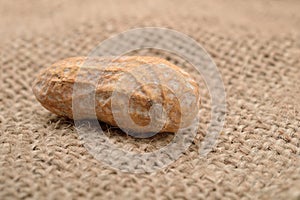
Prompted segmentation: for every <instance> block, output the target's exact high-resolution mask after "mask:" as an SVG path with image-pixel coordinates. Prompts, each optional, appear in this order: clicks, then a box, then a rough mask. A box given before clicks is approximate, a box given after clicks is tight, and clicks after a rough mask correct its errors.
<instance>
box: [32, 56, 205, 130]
mask: <svg viewBox="0 0 300 200" xmlns="http://www.w3.org/2000/svg"><path fill="white" fill-rule="evenodd" d="M74 87H76V88H77V89H76V90H77V91H78V92H74V90H75V89H74ZM78 88H79V89H78ZM91 88H92V90H94V96H93V97H94V100H95V101H94V103H95V105H93V106H94V107H93V108H94V109H95V112H96V113H94V115H96V117H97V119H98V120H100V121H103V122H106V123H108V124H110V125H113V126H118V125H119V126H123V127H122V128H126V129H128V130H131V131H134V132H151V131H155V130H152V129H151V127H150V128H147V129H144V130H143V129H140V128H137V127H146V126H147V125H149V123H151V122H150V121H151V120H154V123H161V122H163V126H162V127H161V129H160V130H159V132H176V131H177V130H178V128H182V127H186V126H188V125H189V123H190V122H191V121H192V120H193V119H194V118H195V117H196V115H197V113H198V110H199V105H200V100H199V88H198V85H197V83H196V82H195V81H194V80H193V79H192V78H191V77H190V75H189V74H187V73H186V72H184V71H183V70H182V69H181V68H179V67H177V66H175V65H174V64H172V63H170V62H168V61H166V60H164V59H161V58H157V57H142V56H127V57H120V58H116V57H97V58H86V57H73V58H67V59H64V60H61V61H58V62H56V63H54V64H53V65H51V66H50V67H48V68H46V69H45V70H43V71H42V72H41V73H40V74H39V75H38V77H37V78H36V80H35V82H34V84H33V93H34V94H35V96H36V98H37V100H38V101H39V102H40V103H41V104H42V105H43V106H44V107H45V108H46V109H48V110H49V111H51V112H53V113H55V114H57V115H59V116H66V117H69V118H74V116H73V114H74V113H73V111H74V109H76V113H77V114H76V116H77V117H76V118H80V119H88V118H92V117H93V116H94V115H93V114H91V112H92V110H89V109H87V108H85V107H84V106H81V104H80V103H79V104H78V105H76V107H74V108H72V101H73V100H74V98H75V99H76V100H77V102H80V100H81V99H82V100H83V99H85V98H87V96H90V95H91V93H90V91H91V90H90V89H91ZM93 97H92V98H93ZM123 97H124V99H125V100H124V99H123ZM126 98H127V99H128V100H129V103H128V105H125V106H124V102H126ZM156 104H159V105H161V106H162V108H163V109H164V113H165V114H162V112H159V111H161V110H159V109H158V110H157V109H156V110H155V109H153V110H152V111H151V107H152V106H153V105H156ZM73 106H74V104H73ZM124 107H126V109H127V110H126V111H127V112H128V113H127V116H126V115H124V111H122V109H125V108H124ZM78 113H79V114H78ZM118 113H123V114H119V118H120V120H119V123H117V122H116V119H115V118H114V117H115V114H118ZM151 113H152V116H150V115H151ZM78 116H79V117H78ZM120 121H121V122H120ZM132 122H134V123H135V124H136V125H137V127H136V126H134V125H132Z"/></svg>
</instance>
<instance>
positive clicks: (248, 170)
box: [0, 1, 300, 199]
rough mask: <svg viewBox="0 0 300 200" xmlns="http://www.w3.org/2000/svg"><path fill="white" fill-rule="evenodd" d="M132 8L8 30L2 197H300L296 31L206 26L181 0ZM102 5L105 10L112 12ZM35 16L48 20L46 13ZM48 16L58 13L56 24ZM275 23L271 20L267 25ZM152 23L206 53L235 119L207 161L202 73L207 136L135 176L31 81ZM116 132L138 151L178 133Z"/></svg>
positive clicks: (2, 79)
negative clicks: (46, 103)
mask: <svg viewBox="0 0 300 200" xmlns="http://www.w3.org/2000/svg"><path fill="white" fill-rule="evenodd" d="M125 2H126V3H127V4H126V3H122V4H124V5H123V6H120V7H116V8H114V12H113V13H111V12H110V11H111V8H110V7H109V9H108V10H106V9H104V11H103V13H98V14H95V13H93V15H95V16H97V17H98V18H97V19H96V18H95V19H94V21H92V20H89V19H88V18H84V17H82V18H80V19H81V20H82V21H80V22H79V20H77V19H75V16H76V14H74V15H70V16H74V23H76V24H74V23H73V24H71V25H70V24H68V20H65V21H64V20H62V22H64V23H62V22H61V23H59V22H57V23H58V24H60V25H57V30H58V31H57V33H55V32H56V31H55V30H53V29H56V26H53V28H51V24H50V25H48V26H47V25H42V24H41V27H42V30H39V29H38V28H36V29H35V30H34V29H30V30H26V29H21V30H18V31H19V32H18V33H15V32H13V31H12V30H13V29H10V28H9V27H8V32H6V33H5V32H4V31H3V33H2V35H3V38H4V39H5V40H4V41H3V40H2V41H1V43H3V44H2V46H1V47H2V48H1V58H0V59H1V60H0V66H1V73H0V85H1V93H0V132H1V136H0V152H1V158H0V163H1V166H0V183H1V184H0V197H1V199H12V198H20V199H26V198H35V199H40V198H51V199H66V198H82V199H86V198H95V199H97V198H103V199H143V198H145V199H156V198H161V199H176V198H178V199H196V198H199V199H206V198H209V199H251V198H260V199H300V142H299V140H300V131H299V122H300V117H299V111H300V107H299V105H298V103H299V100H300V93H299V92H300V88H299V77H300V70H299V69H300V59H299V53H300V45H299V41H298V39H299V34H298V32H297V29H292V28H291V29H284V30H281V29H280V27H279V28H278V27H277V28H276V26H272V25H270V26H267V25H268V23H265V24H264V22H261V23H262V25H260V26H261V27H264V26H266V27H265V28H266V30H268V31H267V32H264V31H263V30H264V29H259V27H258V28H257V27H256V28H257V29H255V30H260V32H255V31H253V30H254V29H251V28H249V29H247V23H246V24H244V26H238V25H239V24H240V23H236V24H238V25H229V23H227V26H224V24H222V17H221V15H220V14H217V15H216V16H217V17H216V18H214V17H208V18H206V17H205V16H206V15H205V14H203V13H201V12H200V13H199V10H198V12H196V11H197V9H196V8H197V4H196V3H195V2H189V3H186V4H184V5H182V6H179V2H177V1H175V2H173V3H167V2H164V3H162V2H161V3H160V4H161V5H160V6H159V5H158V6H157V7H159V9H155V8H153V4H151V3H149V2H148V3H147V5H150V7H149V8H150V9H152V12H153V13H151V12H150V11H149V10H148V9H147V8H145V7H143V5H142V4H141V3H136V4H137V8H136V9H134V8H132V7H130V6H128V5H129V2H127V1H125ZM69 3H70V2H69ZM75 3H77V4H79V3H78V2H75ZM94 3H95V5H98V7H99V8H100V7H101V6H104V7H105V5H106V4H105V3H104V2H100V3H97V4H96V2H94ZM231 3H232V4H234V2H231ZM271 3H272V2H271ZM293 3H295V2H290V4H293ZM8 4H9V3H8ZM202 4H203V3H202ZM202 4H201V3H199V5H202ZM290 4H289V7H293V5H290ZM50 5H52V4H50ZM109 5H110V4H109ZM151 5H152V7H151ZM176 5H177V6H176ZM195 5H196V6H195ZM199 5H198V9H199ZM271 5H273V4H271ZM280 6H282V5H277V4H276V5H275V8H276V9H273V10H272V11H274V12H275V13H276V15H272V16H281V15H280ZM297 6H298V5H297ZM8 7H9V6H8ZM50 7H51V6H50ZM65 7H66V6H65V5H63V8H62V9H64V8H65ZM90 7H93V4H90ZM154 7H155V6H154ZM178 7H181V9H178ZM218 7H219V6H218ZM258 7H259V6H258ZM205 8H206V12H207V13H209V12H212V10H213V9H212V7H209V6H208V7H205V6H204V7H203V9H204V10H205ZM32 9H36V10H35V11H36V12H37V13H39V14H37V15H40V16H43V15H42V13H43V12H41V11H40V10H39V9H37V8H34V7H33V8H32ZM55 9H59V5H58V7H57V8H56V7H55V6H52V7H51V9H49V10H50V11H52V12H55ZM122 9H125V10H127V12H126V11H125V12H122ZM172 9H174V10H172ZM189 9H190V10H189ZM4 10H5V9H4ZM16 10H17V9H16ZM70 10H72V7H71V8H70ZM73 10H74V9H73ZM50 11H49V13H50V14H49V13H48V15H51V16H52V14H51V13H52V12H50ZM64 11H65V10H64ZM138 11H139V12H138ZM175 11H176V12H175ZM286 13H287V11H286V10H284V9H283V14H282V18H280V17H279V18H280V19H278V22H279V25H280V24H284V23H283V21H282V20H283V19H284V20H286V21H287V22H288V21H289V20H291V21H292V20H293V19H292V17H291V16H289V15H286ZM15 14H16V15H18V14H17V12H16V13H15ZM271 14H272V13H271ZM271 14H270V13H269V15H271ZM273 14H274V13H273ZM19 15H21V14H19ZM269 15H267V16H265V18H263V19H269V18H270V16H269ZM208 16H211V15H208ZM224 16H226V14H224ZM7 17H8V18H7V19H9V17H10V16H7ZM289 17H290V18H289ZM294 17H295V16H293V18H294ZM66 18H67V17H66ZM225 18H226V17H225ZM275 18H276V17H275ZM275 18H274V19H275ZM296 18H297V19H299V17H297V16H296ZM53 19H56V18H55V16H53ZM229 19H230V18H226V19H224V20H229ZM252 19H255V18H252ZM272 19H273V18H272ZM71 21H72V20H71ZM262 21H263V20H262ZM39 22H42V20H40V21H39ZM69 22H70V21H69ZM235 22H236V21H235ZM298 22H299V21H298ZM47 23H50V22H49V21H47ZM252 23H253V22H252ZM291 23H292V22H291ZM3 24H5V23H3ZM258 24H259V23H258ZM35 25H36V24H35ZM64 25H65V26H66V27H65V28H62V27H63V26H64ZM292 25H294V24H293V23H292ZM292 25H291V27H292ZM28 26H31V25H30V23H29V25H28ZM144 26H161V27H168V28H173V29H175V30H179V31H181V32H183V33H185V34H188V35H189V36H191V37H193V38H194V39H195V40H197V42H199V43H200V44H202V45H203V46H204V47H205V48H206V49H207V50H208V52H209V53H210V54H211V56H212V57H213V59H214V60H215V62H216V64H217V66H218V67H219V70H220V72H221V74H222V78H223V81H224V85H225V88H226V93H227V99H226V101H227V112H226V123H225V127H224V128H223V131H222V132H221V135H220V136H219V138H218V140H217V145H216V146H215V148H214V149H213V150H212V152H210V153H209V154H208V156H207V157H199V155H198V147H199V145H200V143H201V140H203V138H204V136H205V134H204V133H205V130H206V128H207V123H208V122H209V119H210V108H211V105H210V96H209V93H208V91H207V89H206V87H205V84H204V82H203V81H201V77H197V76H196V77H195V78H196V79H197V80H199V81H200V83H201V84H200V85H201V87H202V91H201V97H202V103H203V107H202V118H201V123H200V131H199V133H198V135H197V137H196V139H195V141H194V143H193V144H192V146H191V147H190V148H189V149H188V151H187V152H185V153H184V154H183V155H182V156H181V157H180V159H178V160H177V161H176V162H174V163H173V164H172V165H170V166H168V167H167V168H165V169H163V170H161V171H158V172H157V173H153V174H130V173H122V172H120V171H118V170H114V169H111V168H110V167H108V166H106V165H104V164H103V163H101V162H100V161H98V160H96V159H95V158H93V157H92V156H91V155H90V154H89V153H88V151H87V150H86V149H85V148H84V146H83V144H82V143H83V142H82V141H81V140H80V139H79V137H78V134H77V132H76V129H75V128H74V124H73V123H72V121H71V120H68V119H65V118H60V117H57V116H55V115H54V114H51V113H49V112H48V111H47V110H45V109H44V108H43V107H42V106H41V105H40V104H39V103H38V102H37V101H36V99H35V98H34V95H33V94H32V91H31V84H32V81H33V79H34V77H35V75H36V74H37V72H38V71H39V70H40V69H41V68H43V67H45V66H48V65H49V64H51V63H53V62H55V61H57V60H59V59H61V58H65V57H70V56H82V55H87V54H88V53H89V52H90V51H91V50H92V49H93V48H94V47H95V46H96V45H97V44H98V43H99V42H101V41H102V40H104V39H106V38H107V37H109V36H111V35H113V34H116V33H119V32H121V31H125V30H127V29H129V28H133V27H144ZM253 27H254V26H252V28H253ZM274 27H275V28H274ZM282 27H283V28H286V27H288V25H286V24H285V25H282ZM16 30H17V29H16ZM61 30H63V31H61ZM274 30H277V31H279V30H281V31H280V32H276V31H274ZM9 31H10V32H9ZM9 33H11V34H12V35H14V34H16V35H17V36H10V34H9ZM128 45H130V42H128ZM135 54H143V55H157V56H161V57H164V58H166V59H168V60H170V61H171V62H174V63H176V64H177V65H179V66H181V67H183V68H185V69H186V70H187V71H188V72H190V73H193V70H192V69H190V68H189V66H188V64H186V63H185V62H183V61H182V60H180V59H176V58H173V57H172V55H169V54H167V53H165V52H160V51H151V50H149V51H141V52H135ZM104 126H105V125H104ZM108 132H109V137H110V139H111V140H112V141H114V143H116V144H118V145H120V146H121V147H122V148H124V149H128V150H131V151H139V152H150V151H153V150H155V149H158V148H160V147H162V146H164V145H166V144H167V143H168V142H170V140H171V139H172V137H173V135H172V134H161V135H158V136H156V137H154V138H151V139H133V138H131V137H128V136H126V135H125V134H122V133H121V131H120V130H117V129H108ZM207 134H209V133H207ZM128 162H129V164H130V160H128Z"/></svg>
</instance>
